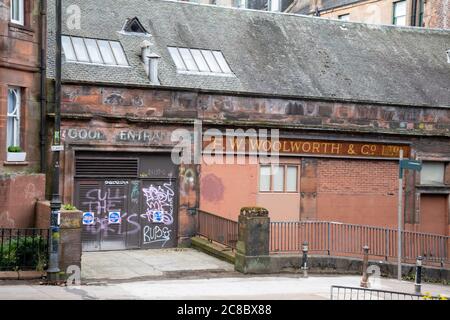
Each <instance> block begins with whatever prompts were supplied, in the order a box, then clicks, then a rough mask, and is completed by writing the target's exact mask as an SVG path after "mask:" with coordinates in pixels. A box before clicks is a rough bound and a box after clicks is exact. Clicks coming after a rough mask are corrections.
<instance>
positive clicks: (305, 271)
mask: <svg viewBox="0 0 450 320" xmlns="http://www.w3.org/2000/svg"><path fill="white" fill-rule="evenodd" d="M302 251H303V261H302V269H303V277H305V278H308V241H305V242H303V248H302Z"/></svg>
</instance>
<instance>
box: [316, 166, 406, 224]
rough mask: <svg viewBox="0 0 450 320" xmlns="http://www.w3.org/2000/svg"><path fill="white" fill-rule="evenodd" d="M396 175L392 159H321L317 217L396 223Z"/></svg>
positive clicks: (338, 220)
mask: <svg viewBox="0 0 450 320" xmlns="http://www.w3.org/2000/svg"><path fill="white" fill-rule="evenodd" d="M397 179H398V165H397V163H396V162H393V161H376V160H373V161H365V160H338V159H335V160H334V159H329V160H319V161H318V168H317V180H318V183H317V190H318V191H317V213H316V219H317V220H327V221H337V222H344V223H354V224H365V225H374V226H384V227H394V226H395V225H396V222H397V188H398V187H397V183H398V180H397Z"/></svg>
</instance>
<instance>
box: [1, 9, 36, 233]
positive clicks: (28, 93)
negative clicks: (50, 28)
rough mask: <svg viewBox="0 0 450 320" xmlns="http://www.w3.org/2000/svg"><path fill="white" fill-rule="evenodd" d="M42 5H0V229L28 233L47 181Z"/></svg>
mask: <svg viewBox="0 0 450 320" xmlns="http://www.w3.org/2000/svg"><path fill="white" fill-rule="evenodd" d="M42 5H44V1H38V0H20V1H18V0H2V1H0V227H17V228H18V227H32V226H33V225H34V206H35V202H36V200H42V199H43V197H44V189H45V182H44V181H45V178H44V175H43V174H39V173H40V172H41V139H40V133H41V127H40V125H41V117H42V112H41V110H42V104H41V85H40V84H41V78H40V77H41V61H40V57H41V49H42V46H41V45H42V39H43V37H45V30H44V32H41V31H42V30H43V29H42V26H44V28H45V24H43V22H45V15H42V14H41V9H43V10H44V11H45V8H42V7H41V6H42ZM44 39H45V38H44ZM44 44H45V42H44ZM44 61H45V59H44ZM10 146H17V147H20V148H21V149H22V150H23V152H25V153H26V157H25V158H22V159H16V158H15V157H14V156H16V155H17V154H16V153H13V154H11V153H9V152H8V147H10Z"/></svg>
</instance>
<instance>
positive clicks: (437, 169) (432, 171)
mask: <svg viewBox="0 0 450 320" xmlns="http://www.w3.org/2000/svg"><path fill="white" fill-rule="evenodd" d="M444 172H445V164H444V163H443V162H424V163H423V166H422V171H421V172H420V183H421V184H423V185H441V184H443V183H444Z"/></svg>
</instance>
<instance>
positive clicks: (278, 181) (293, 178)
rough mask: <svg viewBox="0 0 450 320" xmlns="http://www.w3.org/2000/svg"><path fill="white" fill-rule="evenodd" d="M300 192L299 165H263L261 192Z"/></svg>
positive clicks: (260, 172)
mask: <svg viewBox="0 0 450 320" xmlns="http://www.w3.org/2000/svg"><path fill="white" fill-rule="evenodd" d="M297 191H298V166H297V165H272V166H270V165H267V166H266V165H262V166H260V168H259V192H284V193H292V192H297Z"/></svg>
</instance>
